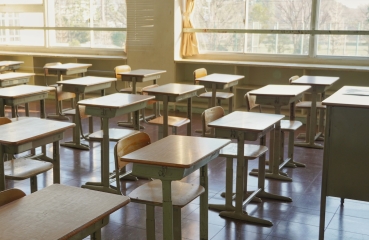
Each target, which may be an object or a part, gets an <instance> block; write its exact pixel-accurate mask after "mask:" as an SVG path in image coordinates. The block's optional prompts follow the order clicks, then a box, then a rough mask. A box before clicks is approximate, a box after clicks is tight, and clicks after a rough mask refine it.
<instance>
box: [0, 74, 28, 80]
mask: <svg viewBox="0 0 369 240" xmlns="http://www.w3.org/2000/svg"><path fill="white" fill-rule="evenodd" d="M34 75H35V74H34V73H20V72H9V73H5V74H0V81H5V80H9V79H17V78H23V77H31V76H34Z"/></svg>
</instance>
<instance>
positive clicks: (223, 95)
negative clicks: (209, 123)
mask: <svg viewBox="0 0 369 240" xmlns="http://www.w3.org/2000/svg"><path fill="white" fill-rule="evenodd" d="M211 96H212V93H211V92H204V93H201V94H200V95H199V97H200V98H211ZM232 97H234V94H233V93H227V92H216V95H215V98H220V99H228V98H232Z"/></svg>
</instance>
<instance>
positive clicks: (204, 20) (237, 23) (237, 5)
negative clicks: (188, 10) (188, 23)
mask: <svg viewBox="0 0 369 240" xmlns="http://www.w3.org/2000/svg"><path fill="white" fill-rule="evenodd" d="M244 16H245V1H237V0H229V1H224V0H196V1H195V7H194V10H193V14H192V22H193V25H194V27H195V28H218V29H221V28H235V29H244V28H245V23H244Z"/></svg>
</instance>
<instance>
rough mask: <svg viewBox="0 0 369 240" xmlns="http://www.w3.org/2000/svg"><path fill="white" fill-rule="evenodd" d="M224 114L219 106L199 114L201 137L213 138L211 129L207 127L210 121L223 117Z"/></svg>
mask: <svg viewBox="0 0 369 240" xmlns="http://www.w3.org/2000/svg"><path fill="white" fill-rule="evenodd" d="M224 115H225V114H224V109H223V108H222V107H220V106H216V107H212V108H208V109H206V110H205V111H204V112H203V113H202V114H201V127H202V128H201V130H202V136H203V137H205V136H209V135H210V136H211V137H213V136H214V133H213V129H212V128H211V127H209V126H208V124H209V123H210V122H212V121H215V120H217V119H219V118H221V117H223V116H224Z"/></svg>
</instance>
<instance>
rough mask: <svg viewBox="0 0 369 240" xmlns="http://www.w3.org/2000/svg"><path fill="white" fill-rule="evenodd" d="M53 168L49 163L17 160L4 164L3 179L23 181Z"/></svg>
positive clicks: (25, 159) (27, 159) (28, 159)
mask: <svg viewBox="0 0 369 240" xmlns="http://www.w3.org/2000/svg"><path fill="white" fill-rule="evenodd" d="M52 168H53V164H52V163H50V162H45V161H39V160H35V159H30V158H17V159H12V160H9V161H5V162H4V170H5V178H7V179H12V180H24V179H27V178H31V177H33V176H36V175H37V174H39V173H43V172H46V171H48V170H50V169H52Z"/></svg>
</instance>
